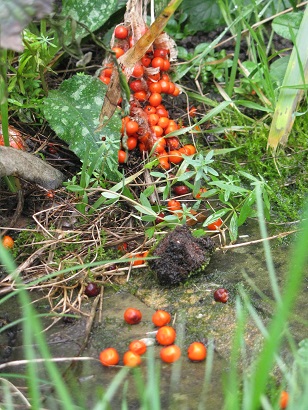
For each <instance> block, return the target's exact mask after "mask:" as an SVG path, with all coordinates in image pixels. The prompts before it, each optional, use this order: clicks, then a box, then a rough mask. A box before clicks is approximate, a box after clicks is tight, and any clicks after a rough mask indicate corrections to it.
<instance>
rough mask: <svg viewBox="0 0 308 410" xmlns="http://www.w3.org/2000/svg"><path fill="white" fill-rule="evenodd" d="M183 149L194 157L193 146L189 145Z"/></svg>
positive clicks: (194, 149)
mask: <svg viewBox="0 0 308 410" xmlns="http://www.w3.org/2000/svg"><path fill="white" fill-rule="evenodd" d="M183 148H185V149H186V150H188V152H189V154H188V155H194V154H195V153H196V152H197V151H196V148H195V146H194V145H191V144H187V145H184V147H183Z"/></svg>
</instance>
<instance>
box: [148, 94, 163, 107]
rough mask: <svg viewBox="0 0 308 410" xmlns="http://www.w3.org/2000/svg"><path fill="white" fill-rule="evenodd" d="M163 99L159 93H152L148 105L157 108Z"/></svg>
mask: <svg viewBox="0 0 308 410" xmlns="http://www.w3.org/2000/svg"><path fill="white" fill-rule="evenodd" d="M162 99H163V97H162V96H161V94H159V93H153V94H151V95H150V97H149V103H150V105H152V106H153V107H157V106H158V105H159V104H160V103H161V102H162Z"/></svg>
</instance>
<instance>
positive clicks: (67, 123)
mask: <svg viewBox="0 0 308 410" xmlns="http://www.w3.org/2000/svg"><path fill="white" fill-rule="evenodd" d="M105 92H106V86H105V85H104V84H103V83H102V82H101V81H99V80H98V79H96V78H93V77H91V76H86V75H76V76H74V77H72V78H70V79H69V80H66V81H63V83H62V84H61V86H60V88H59V89H58V90H52V91H50V92H49V95H48V97H47V98H46V99H45V100H44V113H45V117H46V119H47V121H48V122H49V124H50V126H51V128H52V129H53V130H54V131H55V132H56V133H57V135H58V136H59V137H60V138H61V139H62V140H63V141H65V142H66V143H67V144H68V145H69V147H70V149H71V150H72V151H73V152H74V153H75V154H76V155H77V156H78V157H79V158H80V159H81V160H82V161H84V160H85V159H86V158H87V155H88V158H89V159H88V160H89V162H90V164H91V163H92V162H93V161H94V159H96V158H95V156H96V153H97V151H98V149H102V155H101V157H100V158H99V161H97V164H95V169H96V170H97V171H99V172H101V171H102V172H103V174H104V175H105V176H106V178H108V179H111V180H113V181H117V180H119V179H120V178H121V175H120V173H119V172H118V169H117V168H118V149H119V146H120V132H119V130H120V129H121V120H120V116H119V114H118V113H115V114H114V115H113V116H112V118H111V119H110V120H109V121H108V122H107V124H106V126H105V127H104V128H103V129H101V130H100V131H97V128H98V126H99V114H100V111H101V108H102V105H103V100H104V96H105ZM102 139H104V140H103V141H102ZM107 158H108V160H109V161H107Z"/></svg>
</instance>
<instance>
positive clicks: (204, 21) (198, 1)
mask: <svg viewBox="0 0 308 410" xmlns="http://www.w3.org/2000/svg"><path fill="white" fill-rule="evenodd" d="M182 9H183V12H184V13H187V15H188V16H189V21H188V24H186V27H185V28H186V29H187V30H188V31H191V32H193V33H196V32H197V31H211V30H212V29H213V28H215V27H217V25H218V24H221V23H223V17H222V15H221V12H220V8H219V6H218V4H217V2H215V1H212V0H184V1H183V5H182Z"/></svg>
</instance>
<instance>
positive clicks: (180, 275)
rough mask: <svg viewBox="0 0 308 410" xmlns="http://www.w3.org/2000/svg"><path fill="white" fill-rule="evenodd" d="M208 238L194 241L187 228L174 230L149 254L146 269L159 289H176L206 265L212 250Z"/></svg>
mask: <svg viewBox="0 0 308 410" xmlns="http://www.w3.org/2000/svg"><path fill="white" fill-rule="evenodd" d="M214 247H215V245H214V242H213V241H212V240H211V238H210V237H202V238H195V237H194V236H193V235H192V234H191V231H190V229H189V228H188V227H187V226H178V227H176V228H175V229H174V230H173V231H172V232H170V233H169V234H168V235H166V236H165V237H164V239H163V240H162V241H161V242H160V243H159V244H158V246H157V248H156V249H155V250H154V251H153V252H152V255H151V256H158V258H157V259H153V260H149V261H148V263H149V266H150V268H151V269H152V270H153V271H154V272H155V274H156V275H157V279H158V281H159V283H160V284H161V285H167V286H168V285H177V284H179V283H180V282H184V281H185V280H187V278H188V277H189V276H190V275H191V274H193V273H195V272H197V271H198V270H201V269H202V268H204V267H205V266H206V265H208V263H209V261H210V258H211V255H212V253H213V250H214Z"/></svg>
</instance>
